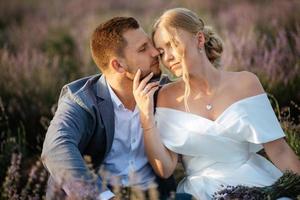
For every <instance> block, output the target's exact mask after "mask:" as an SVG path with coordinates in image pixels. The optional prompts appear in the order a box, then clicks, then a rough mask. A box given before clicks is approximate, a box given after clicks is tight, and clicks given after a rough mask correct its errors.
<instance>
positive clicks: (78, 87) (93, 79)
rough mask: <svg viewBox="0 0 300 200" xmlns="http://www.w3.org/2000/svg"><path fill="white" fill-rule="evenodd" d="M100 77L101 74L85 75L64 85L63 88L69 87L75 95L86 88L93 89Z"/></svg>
mask: <svg viewBox="0 0 300 200" xmlns="http://www.w3.org/2000/svg"><path fill="white" fill-rule="evenodd" d="M100 77H101V74H95V75H92V76H87V77H83V78H80V79H77V80H74V81H72V82H70V83H68V84H66V85H64V86H63V89H68V90H69V92H71V93H73V94H74V95H75V94H78V93H80V92H83V91H86V90H93V89H94V87H95V85H96V84H97V82H98V80H99V79H100Z"/></svg>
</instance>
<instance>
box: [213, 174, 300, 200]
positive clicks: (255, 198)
mask: <svg viewBox="0 0 300 200" xmlns="http://www.w3.org/2000/svg"><path fill="white" fill-rule="evenodd" d="M280 197H288V198H291V199H298V200H300V175H298V174H296V173H293V172H290V171H286V172H285V173H284V174H283V175H282V176H281V177H280V178H279V179H278V180H277V181H276V182H275V183H273V184H272V185H270V186H266V187H247V186H243V185H237V186H227V187H224V188H223V189H221V190H220V191H218V192H216V193H215V194H214V195H213V199H214V200H230V199H235V200H275V199H278V198H280Z"/></svg>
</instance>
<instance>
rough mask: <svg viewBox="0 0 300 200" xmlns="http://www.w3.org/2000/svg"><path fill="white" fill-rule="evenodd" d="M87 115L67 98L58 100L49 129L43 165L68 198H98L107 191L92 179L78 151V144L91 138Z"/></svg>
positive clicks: (45, 142)
mask: <svg viewBox="0 0 300 200" xmlns="http://www.w3.org/2000/svg"><path fill="white" fill-rule="evenodd" d="M92 123H93V120H92V117H91V115H90V114H88V113H87V112H86V111H85V110H83V109H82V108H81V107H80V106H79V105H78V104H76V103H75V102H72V101H71V100H69V99H67V98H63V99H61V100H60V103H59V106H58V109H57V111H56V113H55V116H54V118H53V120H52V121H51V124H50V126H49V128H48V131H47V134H46V138H45V141H44V146H43V151H42V156H41V157H42V161H43V163H44V165H45V167H46V168H47V170H48V171H49V173H50V175H51V176H52V178H53V179H54V181H55V182H56V184H58V185H60V186H61V188H62V189H63V190H64V191H65V192H66V194H67V195H68V196H80V195H85V194H84V193H86V192H88V193H89V194H92V195H97V196H99V194H100V193H101V192H103V191H105V190H106V188H105V187H102V181H101V178H100V177H99V176H97V175H93V174H92V172H91V171H90V170H89V169H88V167H87V166H86V164H85V161H84V159H83V157H82V155H81V153H80V151H79V149H78V145H79V142H80V141H82V140H86V139H87V138H89V134H92V131H91V129H92V127H93V124H92Z"/></svg>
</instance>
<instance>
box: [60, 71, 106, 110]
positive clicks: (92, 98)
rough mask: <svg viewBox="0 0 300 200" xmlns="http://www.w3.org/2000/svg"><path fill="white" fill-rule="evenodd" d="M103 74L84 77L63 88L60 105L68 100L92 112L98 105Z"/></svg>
mask: <svg viewBox="0 0 300 200" xmlns="http://www.w3.org/2000/svg"><path fill="white" fill-rule="evenodd" d="M101 77H102V75H101V74H96V75H92V76H88V77H83V78H81V79H77V80H75V81H73V82H70V83H68V84H66V85H64V86H63V88H62V90H61V93H60V97H59V101H58V104H60V103H61V102H62V101H65V100H67V101H68V102H72V103H75V104H78V105H79V106H80V107H82V108H83V109H84V110H86V111H88V112H90V111H91V110H92V107H93V106H95V105H96V104H97V100H96V96H97V90H99V89H101V88H99V87H102V86H101Z"/></svg>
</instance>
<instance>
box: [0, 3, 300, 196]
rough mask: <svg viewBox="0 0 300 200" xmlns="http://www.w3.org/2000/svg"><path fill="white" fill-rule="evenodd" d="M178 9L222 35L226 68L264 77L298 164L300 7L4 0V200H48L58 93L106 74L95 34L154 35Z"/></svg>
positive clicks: (0, 66)
mask: <svg viewBox="0 0 300 200" xmlns="http://www.w3.org/2000/svg"><path fill="white" fill-rule="evenodd" d="M173 7H186V8H189V9H191V10H193V11H195V12H197V13H198V14H199V15H200V16H201V17H202V18H203V19H204V21H205V22H206V24H207V25H210V26H212V27H213V28H214V29H215V30H216V31H217V32H218V33H219V35H220V36H221V38H222V39H223V41H224V47H225V48H224V54H223V57H222V66H221V67H222V68H223V69H225V70H232V71H241V70H248V71H251V72H254V73H255V74H256V75H258V77H259V78H260V80H261V82H262V84H263V86H264V88H265V90H266V92H267V93H268V94H269V97H270V100H271V102H272V105H273V108H274V110H275V112H276V114H277V116H278V119H279V120H280V122H281V124H282V127H283V129H284V131H285V133H286V136H287V137H286V138H287V141H288V143H289V144H290V146H291V147H292V148H293V150H294V151H295V152H296V153H297V155H298V156H299V158H300V23H299V22H300V12H299V11H300V1H298V0H288V1H281V0H274V1H271V0H252V1H251V0H248V1H247V0H231V1H229V0H228V1H226V0H190V1H183V0H181V1H180V0H166V1H164V0H144V1H139V0H131V1H129V0H114V1H105V0H89V1H86V0H69V1H61V0H52V1H45V0H40V1H39V0H27V1H22V0H10V1H8V0H0V160H1V162H0V186H1V189H0V199H43V197H44V195H45V183H46V180H47V172H46V171H45V169H44V168H43V166H42V164H41V162H40V161H39V156H40V153H41V148H42V144H43V140H44V136H45V133H46V130H47V127H48V125H49V123H50V120H51V119H52V116H53V114H54V112H55V109H56V103H57V99H58V96H59V93H60V89H61V87H62V86H63V85H64V84H66V83H68V82H70V81H72V80H75V79H77V78H80V77H83V76H87V75H91V74H95V73H99V72H98V69H97V68H96V65H95V64H94V63H93V61H92V58H91V55H90V51H89V37H90V34H91V32H92V31H93V29H94V28H95V27H96V26H97V25H98V24H99V23H101V22H102V21H104V20H106V19H109V18H110V17H113V16H120V15H126V16H129V15H130V16H134V17H136V18H137V19H138V20H139V21H140V23H141V24H142V25H143V27H144V28H145V29H146V30H147V31H148V32H150V31H151V25H152V23H153V22H154V20H155V19H156V18H157V17H158V16H159V15H160V14H161V13H162V12H163V11H164V10H166V9H168V8H173Z"/></svg>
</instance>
